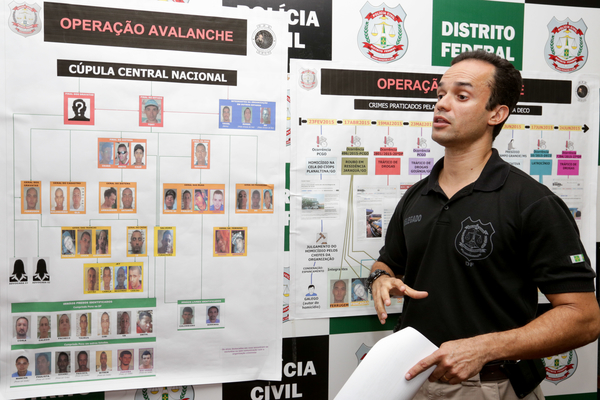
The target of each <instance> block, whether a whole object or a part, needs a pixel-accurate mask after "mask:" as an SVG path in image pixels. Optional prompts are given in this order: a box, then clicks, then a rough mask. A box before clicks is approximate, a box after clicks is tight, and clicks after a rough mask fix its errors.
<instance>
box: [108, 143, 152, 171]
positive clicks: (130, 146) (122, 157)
mask: <svg viewBox="0 0 600 400" xmlns="http://www.w3.org/2000/svg"><path fill="white" fill-rule="evenodd" d="M146 144H147V143H146V139H127V138H99V139H98V168H126V169H146Z"/></svg>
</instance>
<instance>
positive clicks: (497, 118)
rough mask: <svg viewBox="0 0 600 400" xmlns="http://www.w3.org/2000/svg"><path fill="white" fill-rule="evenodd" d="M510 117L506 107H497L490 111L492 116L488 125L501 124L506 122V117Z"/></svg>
mask: <svg viewBox="0 0 600 400" xmlns="http://www.w3.org/2000/svg"><path fill="white" fill-rule="evenodd" d="M509 115H510V110H509V109H508V106H505V105H497V106H496V107H495V108H494V110H493V111H492V115H491V116H490V118H489V120H488V125H498V124H501V123H502V122H504V121H506V119H507V118H508V116H509Z"/></svg>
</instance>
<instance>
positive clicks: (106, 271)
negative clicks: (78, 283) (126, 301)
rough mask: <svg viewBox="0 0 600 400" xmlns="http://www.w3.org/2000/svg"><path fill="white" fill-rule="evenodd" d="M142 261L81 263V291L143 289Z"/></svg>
mask: <svg viewBox="0 0 600 400" xmlns="http://www.w3.org/2000/svg"><path fill="white" fill-rule="evenodd" d="M143 283H144V263H141V262H133V263H103V264H83V293H85V294H94V293H123V292H143V291H144V286H143Z"/></svg>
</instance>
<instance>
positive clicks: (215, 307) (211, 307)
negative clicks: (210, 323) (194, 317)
mask: <svg viewBox="0 0 600 400" xmlns="http://www.w3.org/2000/svg"><path fill="white" fill-rule="evenodd" d="M213 308H214V309H215V310H217V312H219V307H217V306H210V307H208V311H209V312H210V310H212V309H213Z"/></svg>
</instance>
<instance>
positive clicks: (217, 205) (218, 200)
mask: <svg viewBox="0 0 600 400" xmlns="http://www.w3.org/2000/svg"><path fill="white" fill-rule="evenodd" d="M222 205H223V195H222V194H219V193H215V194H213V206H214V209H215V210H220V209H221V206H222Z"/></svg>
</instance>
